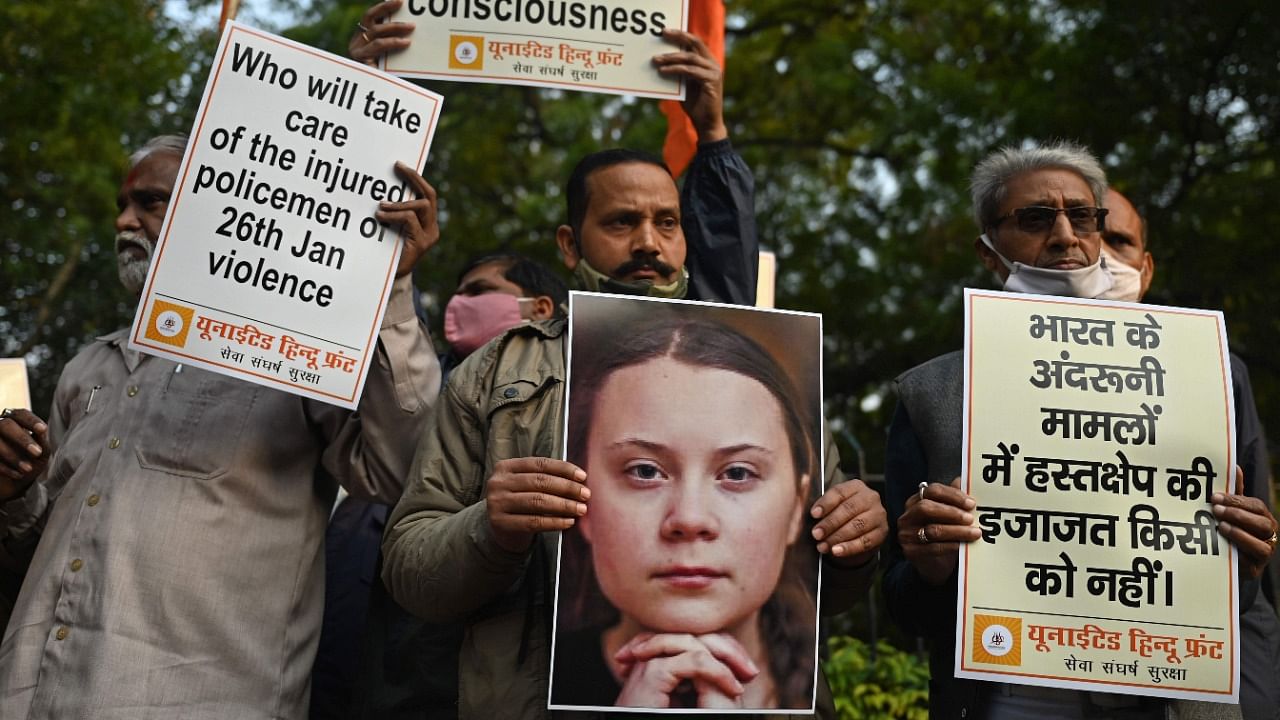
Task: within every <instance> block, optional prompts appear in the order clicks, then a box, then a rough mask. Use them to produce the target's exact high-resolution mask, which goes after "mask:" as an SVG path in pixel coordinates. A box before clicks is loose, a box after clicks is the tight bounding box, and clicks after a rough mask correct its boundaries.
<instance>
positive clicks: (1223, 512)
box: [1213, 498, 1276, 540]
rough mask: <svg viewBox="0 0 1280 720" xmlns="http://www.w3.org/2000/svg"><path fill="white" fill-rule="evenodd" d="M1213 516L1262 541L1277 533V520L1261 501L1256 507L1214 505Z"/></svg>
mask: <svg viewBox="0 0 1280 720" xmlns="http://www.w3.org/2000/svg"><path fill="white" fill-rule="evenodd" d="M1255 499H1256V498H1255ZM1213 515H1214V517H1216V518H1218V521H1219V522H1226V523H1230V524H1231V525H1234V526H1236V527H1238V528H1241V529H1242V530H1244V531H1245V532H1247V533H1249V534H1251V535H1253V536H1254V537H1256V538H1259V539H1262V540H1265V539H1266V538H1269V537H1271V533H1273V532H1275V531H1276V521H1275V518H1273V517H1272V516H1271V513H1270V512H1269V511H1268V510H1267V506H1266V505H1264V504H1263V503H1262V501H1261V500H1258V502H1257V505H1256V507H1255V506H1249V507H1243V508H1238V507H1227V506H1224V505H1214V506H1213Z"/></svg>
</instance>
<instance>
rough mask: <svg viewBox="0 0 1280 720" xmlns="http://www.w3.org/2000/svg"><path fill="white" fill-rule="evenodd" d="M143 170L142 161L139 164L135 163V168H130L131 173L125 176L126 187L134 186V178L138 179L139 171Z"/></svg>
mask: <svg viewBox="0 0 1280 720" xmlns="http://www.w3.org/2000/svg"><path fill="white" fill-rule="evenodd" d="M141 171H142V163H138V164H137V165H135V166H134V167H133V169H132V170H130V171H129V174H128V175H126V176H125V178H124V186H125V187H126V188H129V187H132V186H133V181H134V180H136V179H137V178H138V173H139V172H141Z"/></svg>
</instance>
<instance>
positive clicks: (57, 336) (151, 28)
mask: <svg viewBox="0 0 1280 720" xmlns="http://www.w3.org/2000/svg"><path fill="white" fill-rule="evenodd" d="M162 5H163V3H162V2H160V0H120V1H119V2H109V3H106V2H96V1H95V0H67V1H66V2H59V3H49V2H39V1H31V0H10V1H9V2H5V3H0V97H3V102H0V203H2V204H3V207H4V208H5V210H4V212H0V256H2V257H3V263H0V265H2V266H3V270H0V287H3V289H4V293H3V304H2V305H0V355H2V356H6V357H10V356H15V355H24V354H25V355H27V357H28V360H29V362H31V361H34V366H33V367H31V368H30V370H31V377H32V385H33V388H32V390H33V393H32V395H33V398H34V399H35V406H36V408H37V409H38V410H40V411H41V412H43V411H44V409H45V408H47V407H48V406H49V401H50V398H51V396H52V392H53V386H54V383H55V382H56V380H57V377H58V373H60V372H61V370H62V366H63V365H64V364H65V363H66V362H67V360H69V359H70V358H71V356H72V355H73V354H74V353H75V351H76V350H77V349H78V348H79V347H80V346H81V345H82V344H84V343H85V342H86V341H87V340H89V339H91V338H93V337H94V336H95V335H97V334H101V333H105V332H110V331H111V330H114V329H115V328H117V327H119V326H120V325H122V324H124V323H125V322H127V320H128V319H129V318H130V317H132V314H133V301H132V299H131V298H127V297H126V296H125V292H124V291H123V290H122V289H121V288H120V284H119V282H118V281H117V279H116V265H115V260H114V252H113V249H112V244H113V238H114V234H115V231H114V230H113V229H112V223H111V221H112V219H113V218H114V217H115V209H114V208H115V196H116V189H117V188H118V187H119V183H120V179H121V177H122V172H123V169H124V167H125V158H126V156H127V154H128V152H127V149H128V148H130V147H132V146H133V145H134V144H136V143H138V142H140V141H141V139H144V138H146V137H147V136H149V135H151V134H154V133H159V132H174V131H179V130H184V129H185V126H186V125H187V124H189V115H188V116H187V117H186V118H184V117H183V116H182V115H180V114H178V113H179V112H180V109H181V99H182V97H183V95H184V94H185V92H186V89H185V88H184V87H182V85H181V82H180V79H181V78H182V76H183V74H184V72H185V71H186V69H187V67H188V62H190V61H191V58H192V55H191V54H190V53H189V52H188V48H187V46H186V44H185V42H186V41H185V39H184V36H183V35H182V33H181V32H180V31H179V30H178V29H177V28H176V27H174V26H173V25H171V24H170V23H168V22H167V21H166V20H165V19H164V16H163V14H162V12H161V6H162Z"/></svg>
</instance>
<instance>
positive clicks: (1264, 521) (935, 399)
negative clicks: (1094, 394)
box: [884, 142, 1276, 719]
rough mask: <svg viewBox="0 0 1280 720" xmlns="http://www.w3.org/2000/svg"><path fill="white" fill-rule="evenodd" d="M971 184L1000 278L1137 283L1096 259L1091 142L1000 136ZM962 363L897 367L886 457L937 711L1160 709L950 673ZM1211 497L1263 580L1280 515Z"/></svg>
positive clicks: (982, 714) (909, 596)
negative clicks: (1032, 142) (1015, 144)
mask: <svg viewBox="0 0 1280 720" xmlns="http://www.w3.org/2000/svg"><path fill="white" fill-rule="evenodd" d="M971 189H972V193H973V207H974V215H975V218H976V220H977V223H978V227H979V232H980V233H981V235H980V237H979V238H978V239H977V240H975V241H974V248H975V250H976V251H977V253H978V256H979V258H980V259H981V261H982V263H983V265H984V266H986V267H987V268H988V269H989V270H991V271H992V272H994V273H995V274H996V275H997V276H998V277H999V278H1000V279H1001V281H1002V282H1003V283H1004V288H1005V289H1006V290H1011V291H1017V292H1033V293H1042V294H1050V295H1062V296H1069V297H1085V298H1112V299H1117V298H1120V297H1123V296H1125V295H1126V293H1130V292H1131V289H1130V288H1129V287H1128V285H1127V284H1126V283H1123V282H1121V283H1117V282H1116V273H1115V270H1114V269H1112V268H1111V267H1110V266H1109V265H1107V264H1104V262H1103V260H1102V255H1101V247H1100V246H1101V232H1100V231H1101V230H1102V229H1103V227H1104V220H1103V218H1104V217H1106V210H1105V209H1104V208H1103V207H1102V205H1103V200H1104V197H1105V195H1106V190H1107V184H1106V176H1105V173H1104V172H1103V170H1102V167H1101V166H1100V165H1099V164H1098V162H1097V160H1096V159H1095V158H1094V157H1093V156H1092V155H1091V154H1090V153H1089V152H1088V151H1087V150H1086V149H1084V148H1083V147H1081V146H1078V145H1075V144H1072V143H1066V142H1058V143H1053V144H1049V145H1046V146H1042V147H1034V148H1029V149H1018V148H1005V149H1003V150H1000V151H998V152H996V153H993V154H992V155H990V156H988V157H987V158H986V159H985V160H983V161H982V162H981V163H979V164H978V166H977V168H976V169H975V170H974V174H973V178H972V181H971ZM1044 208H1047V210H1046V209H1044ZM1147 274H1148V275H1149V273H1147ZM962 366H963V357H962V355H961V353H959V352H955V353H950V354H947V355H943V356H941V357H938V358H935V359H933V360H930V361H929V362H927V363H925V364H923V365H920V366H917V367H916V368H913V369H911V370H909V371H907V372H906V373H903V374H902V375H900V376H899V377H898V378H897V381H896V383H897V390H898V406H897V409H896V411H895V413H894V417H893V421H892V424H891V426H890V430H889V444H888V455H887V460H886V466H885V482H886V503H887V505H888V510H889V516H890V518H892V526H891V528H892V532H891V534H890V542H889V549H888V564H887V568H886V571H885V576H884V592H885V596H886V599H887V600H888V606H889V611H890V614H891V615H892V617H893V619H894V620H895V622H897V623H898V624H899V625H900V626H901V627H902V628H903V629H904V630H906V631H908V632H911V633H915V634H919V635H924V636H925V637H927V638H928V639H929V641H930V643H931V647H930V653H929V661H930V670H931V680H930V693H929V705H930V715H931V717H934V718H968V719H972V718H997V719H1003V718H1031V717H1035V718H1079V717H1088V718H1094V717H1099V718H1163V717H1164V713H1165V703H1164V702H1163V701H1161V700H1157V699H1152V698H1144V697H1139V696H1133V695H1111V694H1106V693H1096V692H1075V691H1066V690H1060V689H1056V688H1049V687H1041V686H1035V685H1025V686H1024V685H1009V684H1001V683H983V682H979V681H972V680H961V679H957V678H955V677H954V673H953V664H954V661H955V645H954V643H955V639H956V627H955V608H956V592H957V578H956V567H957V563H958V558H959V549H960V545H961V544H962V543H969V542H973V541H975V540H977V539H978V538H979V537H980V530H979V528H978V527H977V526H976V525H975V524H974V523H973V518H974V510H975V508H976V502H975V501H974V499H973V498H972V497H970V496H968V495H966V494H965V493H964V492H962V491H961V490H960V489H959V485H960V479H959V478H958V477H957V475H959V472H960V449H961V430H962V422H961V408H962V404H963V395H962V392H963V374H962ZM921 483H926V484H927V485H926V486H924V487H921ZM1212 502H1213V505H1214V509H1213V512H1214V515H1215V516H1216V517H1217V518H1218V519H1219V520H1221V521H1225V522H1223V523H1222V524H1221V525H1220V526H1219V531H1220V532H1221V533H1222V534H1223V535H1224V536H1225V537H1226V538H1227V539H1228V540H1229V541H1231V542H1232V543H1234V544H1235V545H1236V547H1237V548H1239V549H1240V550H1241V558H1242V560H1241V569H1242V572H1243V573H1244V574H1245V575H1246V577H1247V578H1255V579H1256V577H1257V575H1258V573H1260V572H1261V567H1262V566H1263V565H1265V563H1266V560H1267V558H1268V557H1269V555H1270V553H1271V549H1272V544H1274V535H1273V533H1274V530H1275V527H1276V523H1275V520H1274V518H1272V516H1271V513H1270V511H1269V510H1268V509H1267V508H1266V507H1264V506H1263V504H1262V503H1261V502H1260V501H1258V500H1257V499H1256V498H1252V497H1248V496H1245V495H1226V494H1222V493H1214V495H1213V497H1212ZM1269 537H1270V538H1271V544H1269V543H1268V541H1267V539H1268V538H1269ZM1256 591H1257V582H1256V581H1254V582H1245V583H1242V584H1241V609H1242V610H1244V609H1246V608H1247V607H1248V606H1249V604H1250V603H1252V601H1253V597H1254V595H1256Z"/></svg>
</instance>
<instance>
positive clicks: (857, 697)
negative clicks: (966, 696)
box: [822, 636, 929, 720]
mask: <svg viewBox="0 0 1280 720" xmlns="http://www.w3.org/2000/svg"><path fill="white" fill-rule="evenodd" d="M827 650H828V651H829V658H828V659H827V660H824V661H823V663H822V670H823V672H824V673H825V674H826V676H827V682H828V683H830V685H831V694H832V696H834V698H835V701H836V712H837V716H838V717H839V718H840V720H888V719H889V718H906V719H907V720H927V718H928V717H929V666H928V663H926V662H925V661H924V660H921V659H920V658H919V657H917V656H916V655H913V654H911V653H907V652H903V651H901V650H898V649H896V648H894V647H893V646H892V645H890V644H889V643H887V642H884V641H880V643H879V644H877V645H876V647H875V658H872V657H871V646H869V645H867V644H866V643H864V642H862V641H861V640H858V639H857V638H852V637H847V636H835V637H832V638H830V639H829V640H828V641H827Z"/></svg>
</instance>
